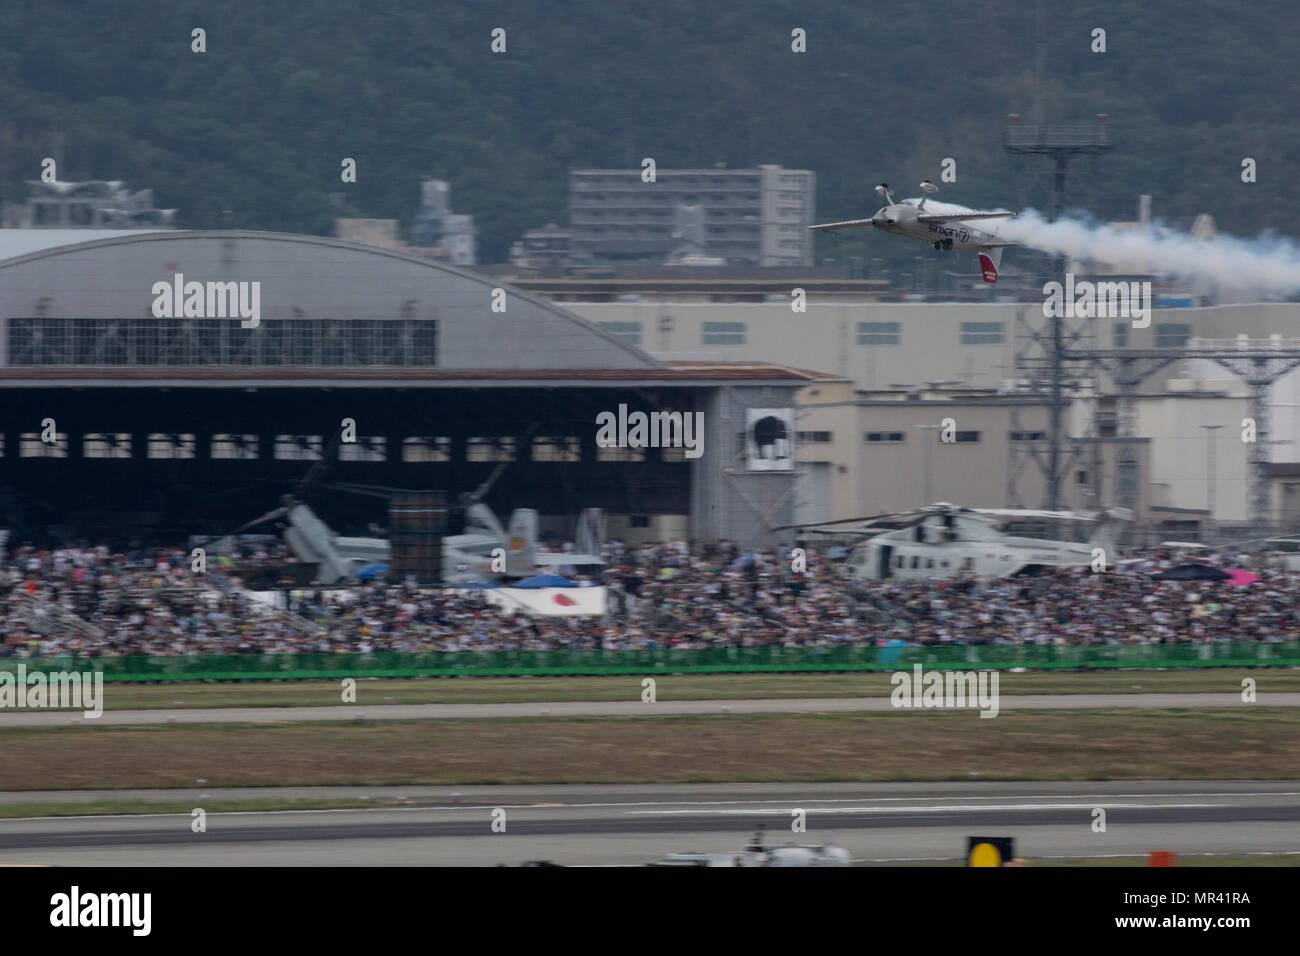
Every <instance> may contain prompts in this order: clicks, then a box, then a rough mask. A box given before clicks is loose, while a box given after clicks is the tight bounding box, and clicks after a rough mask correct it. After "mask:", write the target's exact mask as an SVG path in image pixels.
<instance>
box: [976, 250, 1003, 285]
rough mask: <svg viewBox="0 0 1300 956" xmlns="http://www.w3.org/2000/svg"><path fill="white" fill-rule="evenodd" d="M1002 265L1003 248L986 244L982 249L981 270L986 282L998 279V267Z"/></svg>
mask: <svg viewBox="0 0 1300 956" xmlns="http://www.w3.org/2000/svg"><path fill="white" fill-rule="evenodd" d="M1001 265H1002V248H1001V247H1000V246H992V247H991V246H984V247H982V248H981V249H980V271H981V272H983V273H984V281H985V282H997V281H998V269H999V267H1001Z"/></svg>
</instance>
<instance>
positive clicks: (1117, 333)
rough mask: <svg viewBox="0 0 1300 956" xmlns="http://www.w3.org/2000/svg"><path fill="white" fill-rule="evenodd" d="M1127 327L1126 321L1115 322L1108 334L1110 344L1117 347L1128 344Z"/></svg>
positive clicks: (1120, 347)
mask: <svg viewBox="0 0 1300 956" xmlns="http://www.w3.org/2000/svg"><path fill="white" fill-rule="evenodd" d="M1128 327H1129V326H1128V323H1127V322H1116V323H1115V327H1114V329H1113V331H1112V332H1111V336H1110V342H1111V345H1112V346H1114V347H1115V348H1117V349H1122V348H1124V347H1125V346H1127V345H1128Z"/></svg>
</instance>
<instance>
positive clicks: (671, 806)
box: [0, 781, 1300, 866]
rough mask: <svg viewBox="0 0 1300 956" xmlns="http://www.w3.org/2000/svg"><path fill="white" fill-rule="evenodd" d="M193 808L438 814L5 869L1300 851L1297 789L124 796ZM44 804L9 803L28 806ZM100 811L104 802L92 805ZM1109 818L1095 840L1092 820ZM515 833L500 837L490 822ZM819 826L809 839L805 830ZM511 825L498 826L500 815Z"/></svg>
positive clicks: (224, 837) (177, 829)
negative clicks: (761, 845)
mask: <svg viewBox="0 0 1300 956" xmlns="http://www.w3.org/2000/svg"><path fill="white" fill-rule="evenodd" d="M113 793H114V795H115V796H116V797H118V798H119V799H139V798H141V797H142V796H145V797H156V798H159V799H176V798H177V797H178V795H188V796H189V797H190V798H192V799H193V803H194V806H195V807H202V806H203V803H204V802H210V801H211V800H215V799H224V798H227V797H228V795H230V794H238V795H239V796H240V797H242V798H251V797H254V796H264V797H265V796H272V795H275V796H290V795H301V794H304V793H310V795H312V796H332V797H335V798H340V799H341V798H348V799H351V798H355V797H357V796H359V795H363V794H364V795H366V796H370V797H372V798H374V799H377V800H378V799H396V798H397V797H398V796H405V797H407V798H408V799H411V800H413V801H418V802H421V803H424V802H428V803H430V804H431V805H428V806H403V807H376V808H372V809H361V810H319V811H301V810H300V811H286V812H277V813H262V812H252V813H209V814H207V817H206V826H207V829H206V832H203V833H194V832H192V829H191V826H192V816H191V815H190V814H159V815H139V816H93V817H64V818H39V819H37V818H28V819H19V820H0V863H46V864H55V865H109V866H116V865H215V866H221V865H290V864H292V865H494V864H519V863H522V862H524V861H527V860H552V861H554V862H557V863H563V864H571V865H637V864H642V863H646V862H650V861H652V860H654V859H657V858H658V857H660V856H662V855H663V854H664V853H669V852H674V851H686V850H727V849H731V848H735V847H739V846H741V845H742V844H743V843H744V842H745V841H746V840H747V838H748V837H749V836H750V834H752V832H753V831H754V829H755V827H757V826H758V825H759V824H763V825H764V826H765V827H766V830H767V843H768V844H769V845H772V844H780V843H784V842H796V843H816V842H820V838H821V837H822V836H823V835H824V834H825V833H826V831H828V830H830V831H832V832H833V836H832V837H831V838H830V842H833V843H835V844H836V845H839V846H844V847H846V848H848V849H849V851H850V852H851V854H852V855H853V856H854V858H855V859H856V860H858V861H860V862H870V863H878V864H898V863H908V862H913V863H916V862H938V861H948V860H957V859H960V858H961V857H962V855H963V854H964V851H965V839H966V837H967V836H971V835H981V836H1010V837H1014V838H1015V840H1016V853H1017V855H1019V856H1022V857H1026V858H1029V859H1031V860H1032V859H1037V860H1042V861H1047V860H1051V859H1060V858H1065V857H1095V858H1106V857H1110V856H1132V855H1139V854H1143V853H1146V852H1148V851H1150V850H1172V851H1174V852H1176V853H1179V854H1182V855H1194V854H1202V853H1204V854H1223V855H1236V854H1246V853H1300V781H1280V782H1279V781H1270V782H1260V781H1244V782H1243V781H1232V782H1223V781H1179V782H1165V781H1146V782H1132V781H1126V782H1119V783H1004V782H1003V783H995V782H990V783H968V782H963V783H951V784H933V783H931V784H736V785H714V784H710V785H660V786H655V785H607V786H595V785H574V786H532V787H518V786H511V787H485V786H483V787H461V788H449V787H427V788H370V789H369V790H366V788H348V787H333V788H272V789H269V790H259V791H248V790H235V791H212V792H210V793H209V792H205V793H202V794H201V793H200V792H199V791H151V792H147V793H145V794H141V793H140V792H134V793H126V792H118V791H114V792H113ZM35 796H36V795H34V794H25V795H24V794H8V795H5V796H4V800H5V802H12V801H13V800H14V799H15V798H18V797H26V798H27V799H31V798H33V797H35ZM81 796H82V798H83V799H92V798H93V796H94V795H91V794H85V793H83V794H82V795H81ZM1097 808H1101V809H1103V810H1105V812H1106V830H1105V832H1096V831H1095V830H1094V828H1093V821H1094V819H1095V818H1096V814H1095V813H1094V811H1095V810H1096V809H1097ZM496 809H499V810H501V811H504V819H505V832H501V833H498V832H493V829H492V821H493V818H494V814H493V811H494V810H496ZM796 809H801V810H803V811H805V813H806V818H807V833H801V834H795V833H792V832H791V829H790V826H791V821H792V820H793V819H794V817H793V816H792V813H793V811H794V810H796ZM498 816H500V815H498Z"/></svg>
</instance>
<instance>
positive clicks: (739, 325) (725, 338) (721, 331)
mask: <svg viewBox="0 0 1300 956" xmlns="http://www.w3.org/2000/svg"><path fill="white" fill-rule="evenodd" d="M701 334H702V336H703V340H704V344H705V345H744V344H745V323H744V322H705V323H704V327H703V331H702V333H701Z"/></svg>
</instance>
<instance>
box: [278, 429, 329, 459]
mask: <svg viewBox="0 0 1300 956" xmlns="http://www.w3.org/2000/svg"><path fill="white" fill-rule="evenodd" d="M322 444H323V439H322V438H321V436H320V435H276V436H275V458H276V460H277V461H320V457H321V454H320V453H321V446H322Z"/></svg>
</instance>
